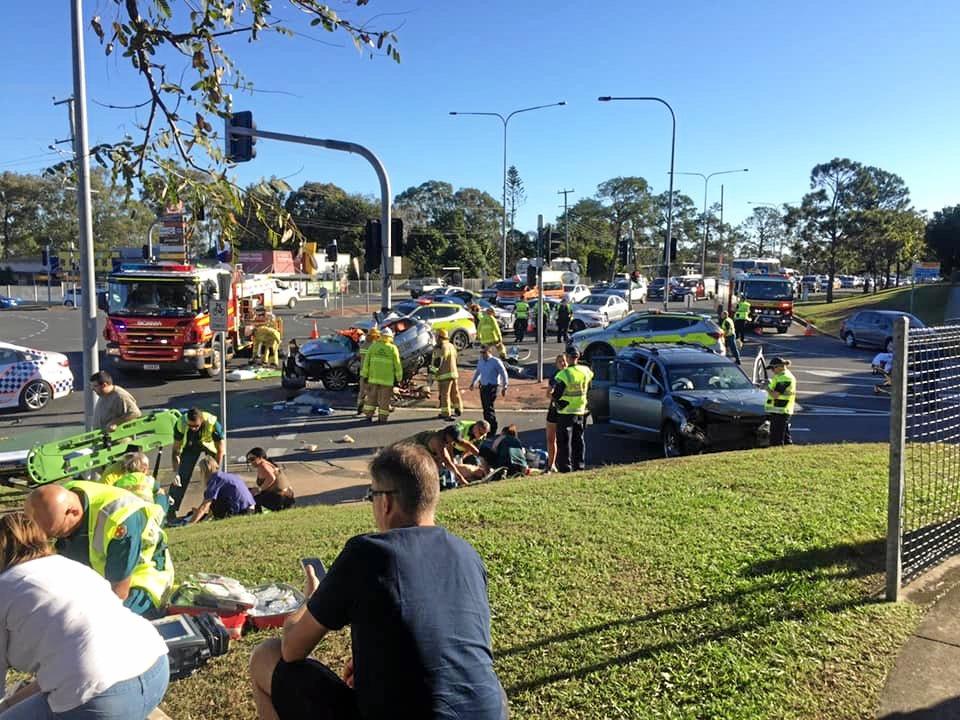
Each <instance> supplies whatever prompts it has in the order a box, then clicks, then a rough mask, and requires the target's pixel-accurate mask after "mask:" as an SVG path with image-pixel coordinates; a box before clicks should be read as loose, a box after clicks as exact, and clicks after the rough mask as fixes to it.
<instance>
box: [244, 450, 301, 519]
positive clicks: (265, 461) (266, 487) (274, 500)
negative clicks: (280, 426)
mask: <svg viewBox="0 0 960 720" xmlns="http://www.w3.org/2000/svg"><path fill="white" fill-rule="evenodd" d="M247 462H248V463H249V464H250V465H251V466H252V467H253V468H254V469H255V470H256V471H257V491H256V492H255V493H254V499H255V500H256V503H257V512H263V509H264V508H266V509H267V510H272V511H277V510H286V509H287V508H289V507H293V504H294V503H295V502H296V500H295V499H294V496H293V488H292V487H290V482H289V481H288V480H287V474H286V473H285V472H284V471H283V468H281V467H280V466H279V465H275V464H273V463H272V462H270V459H269V458H268V457H267V451H266V450H264V449H263V448H262V447H255V448H251V449H250V450H249V451H247Z"/></svg>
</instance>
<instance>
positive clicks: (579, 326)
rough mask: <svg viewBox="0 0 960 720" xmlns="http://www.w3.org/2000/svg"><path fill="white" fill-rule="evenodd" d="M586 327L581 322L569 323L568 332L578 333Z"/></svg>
mask: <svg viewBox="0 0 960 720" xmlns="http://www.w3.org/2000/svg"><path fill="white" fill-rule="evenodd" d="M586 327H587V326H586V325H584V324H583V320H574V321H573V322H572V323H570V330H571V331H573V332H580V331H581V330H585V329H586Z"/></svg>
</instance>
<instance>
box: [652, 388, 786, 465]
mask: <svg viewBox="0 0 960 720" xmlns="http://www.w3.org/2000/svg"><path fill="white" fill-rule="evenodd" d="M747 393H749V394H748V395H747V397H745V398H730V397H723V398H710V397H703V396H682V395H679V396H678V395H674V397H673V403H671V407H670V408H669V410H668V413H669V415H670V418H671V419H672V420H673V422H675V423H676V425H677V427H678V428H679V429H680V434H681V436H682V437H683V439H684V443H685V445H686V450H687V452H690V453H697V452H709V451H721V450H747V449H751V448H756V447H766V446H767V445H769V444H770V421H769V420H768V419H767V417H766V413H765V411H764V409H763V397H764V396H763V393H759V394H758V393H757V392H756V391H747ZM665 410H667V408H665Z"/></svg>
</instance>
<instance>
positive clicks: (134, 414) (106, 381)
mask: <svg viewBox="0 0 960 720" xmlns="http://www.w3.org/2000/svg"><path fill="white" fill-rule="evenodd" d="M90 386H91V387H92V388H93V392H94V393H96V395H97V398H98V399H97V407H96V409H95V410H94V411H93V425H94V427H98V428H100V429H101V430H103V431H104V432H108V433H109V432H113V431H114V430H116V429H117V425H123V423H125V422H129V421H130V420H136V419H137V418H138V417H140V415H141V413H140V407H139V406H138V405H137V401H136V400H134V398H133V395H131V394H130V393H128V392H127V391H126V390H124V389H123V388H122V387H119V386H117V385H114V384H113V376H112V375H110V373H108V372H107V371H106V370H101V371H100V372H96V373H94V374H93V375H91V376H90Z"/></svg>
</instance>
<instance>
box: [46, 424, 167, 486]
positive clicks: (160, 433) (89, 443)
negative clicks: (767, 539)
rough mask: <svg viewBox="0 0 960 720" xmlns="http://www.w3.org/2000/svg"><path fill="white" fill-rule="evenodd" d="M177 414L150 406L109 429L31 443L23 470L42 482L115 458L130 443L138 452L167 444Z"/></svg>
mask: <svg viewBox="0 0 960 720" xmlns="http://www.w3.org/2000/svg"><path fill="white" fill-rule="evenodd" d="M180 415H181V413H180V411H179V410H154V411H152V412H150V413H147V414H146V415H144V416H143V417H139V418H137V419H136V420H130V421H129V422H125V423H123V424H122V425H119V426H118V427H117V428H116V429H115V430H114V431H113V432H110V433H108V432H105V431H103V430H93V431H91V432H84V433H80V434H79V435H73V436H71V437H68V438H64V439H62V440H55V441H53V442H48V443H44V444H42V445H35V446H34V447H33V448H31V450H30V452H29V454H28V455H27V474H28V475H29V476H30V479H31V480H32V481H33V482H34V483H36V484H37V485H44V484H46V483H51V482H56V481H57V480H63V479H64V478H68V477H73V476H76V475H78V474H79V473H83V472H86V471H88V470H96V469H97V468H102V467H105V466H107V465H109V464H110V463H112V462H116V461H117V460H119V459H120V458H121V457H123V455H125V454H126V453H127V452H128V451H129V448H130V446H131V445H135V446H136V447H137V448H138V449H139V450H140V451H141V452H149V451H150V450H154V449H156V448H162V447H164V446H166V445H171V444H173V430H174V428H175V427H176V425H177V421H178V420H179V419H180Z"/></svg>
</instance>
